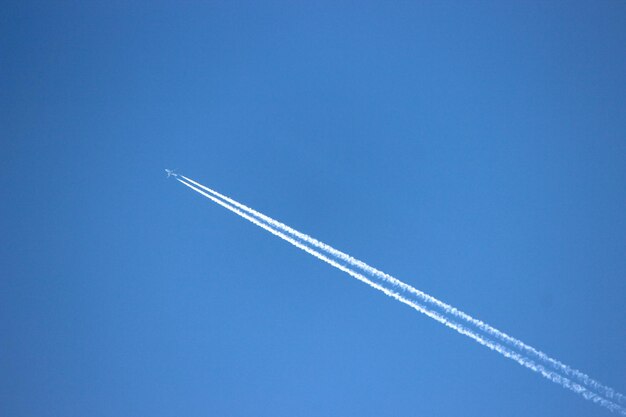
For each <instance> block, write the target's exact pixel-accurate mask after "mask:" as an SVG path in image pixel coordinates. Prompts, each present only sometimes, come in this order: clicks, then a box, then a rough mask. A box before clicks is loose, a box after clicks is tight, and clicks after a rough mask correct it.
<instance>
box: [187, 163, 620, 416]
mask: <svg viewBox="0 0 626 417" xmlns="http://www.w3.org/2000/svg"><path fill="white" fill-rule="evenodd" d="M181 177H182V178H184V179H185V180H187V181H188V182H190V183H192V184H194V185H196V186H197V187H200V188H202V189H204V190H205V191H208V192H209V193H211V194H213V195H215V196H217V197H218V198H221V199H223V200H225V201H227V202H229V203H230V204H232V205H234V206H236V207H238V208H240V209H241V210H243V211H245V212H247V213H250V214H252V215H253V216H255V217H257V218H259V219H261V220H263V221H265V222H267V223H269V224H271V225H272V226H274V227H276V228H278V229H281V230H284V231H286V232H287V233H289V234H291V235H292V236H296V237H297V238H299V239H301V240H303V241H305V242H307V243H309V244H310V245H313V246H315V247H317V248H319V249H321V250H323V251H325V252H326V253H329V254H331V255H333V256H335V257H337V258H339V259H341V260H343V261H345V262H347V263H348V264H350V265H352V266H354V267H356V268H359V269H361V270H363V271H365V272H367V273H369V274H371V275H374V276H375V277H377V278H379V279H382V280H383V281H386V282H388V283H390V284H392V285H393V286H395V287H397V288H399V289H401V290H403V291H406V292H409V293H411V294H413V295H415V296H416V297H418V298H419V299H420V301H421V302H423V303H426V304H433V305H435V306H437V307H438V308H440V309H442V310H443V311H445V312H446V313H447V314H450V315H452V316H454V317H456V318H458V319H461V320H463V321H466V322H468V323H470V324H472V325H474V326H476V327H478V328H479V329H481V330H482V331H484V332H485V333H488V334H489V335H491V336H492V337H495V338H497V339H499V340H501V341H503V342H505V343H508V344H510V345H512V346H514V347H515V348H516V349H518V350H520V351H522V352H524V353H525V354H526V355H530V356H533V357H534V358H535V359H536V360H539V361H543V362H545V363H546V364H549V365H550V366H552V367H554V368H555V369H557V370H559V371H560V372H563V373H564V374H566V375H567V376H569V377H573V378H576V379H577V380H578V382H580V383H581V384H584V385H586V386H587V387H589V388H591V389H593V390H595V391H597V392H599V393H601V394H602V395H603V396H605V397H607V398H609V399H611V400H613V401H617V402H618V403H621V404H626V397H625V396H624V395H622V394H620V393H618V392H616V391H615V390H613V389H612V388H610V387H607V386H605V385H603V384H601V383H600V382H598V381H596V380H594V379H592V378H591V377H589V376H588V375H586V374H585V373H583V372H581V371H579V370H577V369H574V368H571V367H570V366H567V365H565V364H564V363H562V362H560V361H558V360H556V359H553V358H551V357H550V356H548V355H547V354H545V353H543V352H541V351H540V350H538V349H536V348H533V347H532V346H529V345H527V344H525V343H524V342H522V341H521V340H519V339H516V338H514V337H512V336H509V335H508V334H506V333H504V332H502V331H500V330H498V329H496V328H494V327H492V326H490V325H488V324H487V323H484V322H483V321H481V320H478V319H476V318H474V317H472V316H470V315H469V314H467V313H464V312H463V311H460V310H458V309H456V308H455V307H453V306H451V305H449V304H446V303H444V302H443V301H441V300H438V299H437V298H435V297H433V296H431V295H429V294H426V293H424V292H423V291H420V290H418V289H417V288H415V287H412V286H410V285H408V284H406V283H404V282H402V281H400V280H399V279H397V278H395V277H393V276H391V275H389V274H386V273H384V272H382V271H380V270H378V269H376V268H374V267H372V266H370V265H368V264H366V263H365V262H362V261H360V260H358V259H355V258H353V257H352V256H350V255H348V254H346V253H344V252H341V251H339V250H337V249H335V248H333V247H332V246H330V245H328V244H326V243H324V242H320V241H318V240H317V239H315V238H313V237H311V236H309V235H307V234H304V233H302V232H299V231H297V230H295V229H292V228H291V227H289V226H287V225H286V224H284V223H281V222H280V221H278V220H275V219H273V218H271V217H269V216H267V215H265V214H263V213H260V212H258V211H256V210H254V209H252V208H250V207H248V206H246V205H244V204H241V203H239V202H238V201H236V200H233V199H232V198H229V197H228V196H225V195H223V194H220V193H218V192H217V191H215V190H212V189H211V188H209V187H206V186H204V185H202V184H200V183H198V182H196V181H194V180H192V179H190V178H187V177H185V176H184V175H181Z"/></svg>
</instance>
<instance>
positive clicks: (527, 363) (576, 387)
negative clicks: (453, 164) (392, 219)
mask: <svg viewBox="0 0 626 417" xmlns="http://www.w3.org/2000/svg"><path fill="white" fill-rule="evenodd" d="M183 178H185V179H186V180H189V179H188V178H186V177H183ZM176 180H178V181H179V182H180V183H182V184H184V185H185V186H187V187H189V188H191V189H192V190H194V191H196V192H198V193H199V194H201V195H203V196H205V197H207V198H209V199H210V200H212V201H213V202H215V203H217V204H219V205H220V206H222V207H224V208H226V209H228V210H230V211H232V212H233V213H235V214H237V215H239V216H240V217H242V218H244V219H246V220H248V221H250V222H251V223H253V224H255V225H257V226H259V227H261V228H262V229H265V230H266V231H268V232H270V233H272V234H273V235H275V236H278V237H280V238H281V239H283V240H285V241H287V242H289V243H291V244H292V245H294V246H296V247H297V248H299V249H301V250H303V251H305V252H307V253H309V254H310V255H313V256H315V257H316V258H318V259H320V260H322V261H324V262H326V263H328V264H329V265H331V266H333V267H335V268H337V269H339V270H341V271H343V272H345V273H347V274H348V275H350V276H352V277H353V278H356V279H358V280H359V281H361V282H364V283H366V284H368V285H369V286H371V287H372V288H375V289H377V290H379V291H381V292H383V293H384V294H385V295H387V296H389V297H391V298H393V299H395V300H397V301H400V302H401V303H403V304H406V305H408V306H410V307H412V308H413V309H415V310H417V311H419V312H421V313H423V314H425V315H427V316H428V317H430V318H432V319H434V320H436V321H438V322H439V323H441V324H443V325H445V326H447V327H449V328H451V329H453V330H455V331H457V332H458V333H460V334H463V335H465V336H467V337H469V338H471V339H473V340H475V341H476V342H478V343H479V344H481V345H483V346H485V347H487V348H489V349H491V350H493V351H496V352H498V353H500V354H501V355H503V356H504V357H506V358H509V359H512V360H514V361H515V362H517V363H519V364H520V365H522V366H524V367H526V368H529V369H531V370H532V371H534V372H537V373H539V374H540V375H541V376H543V377H544V378H547V379H549V380H550V381H552V382H555V383H557V384H559V385H561V386H563V387H565V388H567V389H570V390H572V391H574V392H576V393H577V394H580V395H581V396H582V397H583V398H585V399H587V400H590V401H593V402H595V403H597V404H600V405H602V406H604V407H606V408H607V409H609V410H611V411H618V412H620V413H621V414H623V415H626V408H623V407H621V406H619V405H618V404H615V403H614V402H612V401H610V400H608V399H606V398H603V397H602V396H600V395H598V394H596V393H594V392H592V391H590V390H588V389H587V388H585V387H583V386H581V385H580V384H578V383H576V382H573V381H572V380H570V379H569V378H567V377H564V376H562V375H559V374H558V373H556V372H553V371H550V370H547V369H546V368H545V367H544V366H542V365H540V364H536V363H535V362H533V361H532V360H531V359H529V358H527V357H524V356H523V355H520V354H519V353H516V352H513V351H511V350H510V349H509V348H507V347H505V346H503V345H501V344H499V343H497V342H494V341H491V340H488V339H486V338H485V337H483V336H482V335H479V334H477V333H475V332H474V331H473V330H471V329H468V328H466V327H464V326H463V325H461V324H459V323H456V322H455V321H453V320H450V319H448V318H446V317H444V316H443V315H441V314H440V313H438V312H436V311H432V310H429V309H428V308H426V307H424V306H423V305H421V304H419V303H417V302H416V301H413V300H409V299H407V298H405V297H403V296H402V295H401V294H399V293H397V292H395V291H393V290H391V289H389V288H386V287H383V286H382V285H380V284H377V283H375V282H373V281H371V280H370V279H368V278H367V277H365V276H364V275H362V274H360V273H358V272H355V271H353V270H352V269H350V268H348V267H346V266H343V265H341V264H339V263H337V262H336V261H334V260H332V259H330V258H328V257H326V256H325V255H323V254H321V253H320V252H318V251H316V250H314V249H312V248H310V247H308V246H306V245H304V244H303V243H301V242H298V241H297V240H295V239H293V238H291V237H289V236H287V235H285V234H284V233H281V232H279V231H277V230H275V229H273V228H272V227H270V226H268V225H267V224H265V223H262V222H260V221H259V220H257V219H255V218H253V217H250V216H249V215H247V214H245V213H243V212H242V211H240V210H238V209H237V208H235V207H233V206H231V205H229V204H227V203H225V202H224V201H222V200H220V199H218V198H216V197H215V196H212V195H210V194H208V193H206V192H204V191H202V190H200V189H199V188H197V187H195V186H193V185H191V184H189V183H187V182H186V181H183V180H181V179H180V178H178V177H176ZM189 181H190V182H192V180H189ZM193 183H195V184H198V183H196V182H195V181H193ZM198 185H200V184H198ZM403 284H404V283H403ZM404 285H406V284H404Z"/></svg>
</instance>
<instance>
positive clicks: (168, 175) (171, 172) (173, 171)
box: [165, 168, 178, 178]
mask: <svg viewBox="0 0 626 417" xmlns="http://www.w3.org/2000/svg"><path fill="white" fill-rule="evenodd" d="M175 171H176V170H175V169H167V168H165V172H167V178H169V177H172V176H174V177H178V174H177V173H176V172H175Z"/></svg>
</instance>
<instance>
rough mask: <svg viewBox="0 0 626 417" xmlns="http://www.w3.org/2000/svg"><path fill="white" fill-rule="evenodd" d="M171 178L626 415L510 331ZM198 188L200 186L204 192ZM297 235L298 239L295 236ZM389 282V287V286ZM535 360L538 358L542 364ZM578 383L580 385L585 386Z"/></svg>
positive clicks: (612, 395) (596, 387) (598, 389)
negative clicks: (491, 324)
mask: <svg viewBox="0 0 626 417" xmlns="http://www.w3.org/2000/svg"><path fill="white" fill-rule="evenodd" d="M180 178H183V179H184V180H181V179H180ZM176 179H177V180H178V181H179V182H181V183H182V184H184V185H186V186H187V187H189V188H191V189H192V190H194V191H196V192H198V193H199V194H201V195H203V196H204V197H207V198H209V199H210V200H212V201H213V202H215V203H217V204H219V205H220V206H222V207H224V208H226V209H228V210H230V211H232V212H233V213H235V214H237V215H239V216H241V217H242V218H244V219H246V220H248V221H250V222H252V223H253V224H255V225H257V226H259V227H261V228H263V229H265V230H266V231H268V232H270V233H272V234H273V235H275V236H278V237H280V238H281V239H283V240H285V241H287V242H289V243H291V244H292V245H294V246H296V247H297V248H299V249H301V250H303V251H305V252H307V253H309V254H310V255H313V256H315V257H316V258H318V259H320V260H322V261H324V262H326V263H328V264H330V265H331V266H333V267H335V268H337V269H339V270H341V271H343V272H345V273H347V274H348V275H350V276H352V277H353V278H356V279H358V280H359V281H362V282H364V283H366V284H368V285H369V286H371V287H373V288H375V289H377V290H379V291H381V292H383V293H384V294H386V295H388V296H389V297H391V298H394V299H395V300H397V301H400V302H401V303H404V304H406V305H408V306H410V307H412V308H414V309H415V310H417V311H419V312H421V313H423V314H425V315H427V316H428V317H430V318H432V319H434V320H436V321H438V322H439V323H442V324H443V325H445V326H447V327H449V328H451V329H454V330H456V331H457V332H459V333H461V334H463V335H465V336H468V337H470V338H471V339H473V340H475V341H476V342H478V343H480V344H481V345H483V346H485V347H487V348H489V349H491V350H494V351H496V352H498V353H500V354H501V355H503V356H505V357H507V358H509V359H512V360H514V361H516V362H517V363H519V364H520V365H522V366H524V367H526V368H529V369H531V370H533V371H535V372H537V373H539V374H540V375H542V376H543V377H545V378H547V379H549V380H551V381H553V382H555V383H557V384H559V385H561V386H563V387H565V388H568V389H570V390H572V391H574V392H576V393H578V394H580V395H582V396H583V397H584V398H586V399H588V400H591V401H593V402H595V403H598V404H600V405H602V406H604V407H606V408H608V409H610V410H611V411H617V412H620V413H621V414H623V415H626V408H624V407H622V406H620V405H618V404H616V403H615V402H614V401H617V402H621V403H623V402H624V398H625V397H624V396H623V395H622V394H619V393H617V392H615V391H614V390H613V389H611V388H609V387H607V386H605V385H602V384H600V383H599V382H597V381H595V380H593V379H591V378H590V377H589V376H587V375H586V374H584V373H582V372H580V371H577V370H575V369H573V368H571V367H569V366H567V365H565V364H563V363H561V362H559V361H557V360H555V359H552V358H550V357H549V356H547V355H546V354H545V353H543V352H541V351H539V350H536V349H534V348H532V347H531V346H528V345H526V344H524V343H523V342H521V341H519V340H517V339H515V338H513V337H511V336H508V335H507V334H505V333H503V332H501V331H499V330H497V329H495V328H493V327H491V326H489V325H488V324H486V323H484V322H482V321H480V320H478V319H475V318H473V317H471V316H469V315H468V314H466V313H464V312H462V311H460V310H458V309H456V308H454V307H452V306H450V305H448V304H446V303H444V302H442V301H440V300H438V299H436V298H434V297H432V296H430V295H428V294H426V293H424V292H422V291H419V290H417V289H416V288H414V287H412V286H410V285H408V284H406V283H404V282H402V281H400V280H398V279H397V278H394V277H392V276H390V275H388V274H386V273H384V272H382V271H379V270H377V269H375V268H373V267H371V266H369V265H367V264H366V263H364V262H362V261H359V260H358V259H355V258H353V257H351V256H350V255H347V254H345V253H343V252H341V251H338V250H336V249H334V248H333V247H331V246H329V245H327V244H325V243H323V242H320V241H318V240H316V239H314V238H312V237H310V236H308V235H306V234H304V233H301V232H299V231H297V230H295V229H292V228H290V227H289V226H287V225H285V224H283V223H281V222H279V221H277V220H274V219H272V218H271V217H268V216H266V215H264V214H262V213H259V212H257V211H255V210H253V209H251V208H249V207H247V206H245V205H243V204H241V203H239V202H237V201H235V200H233V199H231V198H229V197H227V196H225V195H222V194H220V193H218V192H216V191H214V190H212V189H210V188H208V187H206V186H204V185H202V184H199V183H198V182H196V181H193V180H192V179H190V178H187V177H185V176H182V175H180V176H176ZM202 189H203V190H205V191H203V190H202ZM246 213H247V214H246ZM274 227H275V228H276V229H280V230H283V231H284V232H286V233H288V234H290V235H291V237H290V236H287V235H286V234H284V233H282V232H280V231H279V230H276V229H274ZM296 239H299V240H300V241H299V240H296ZM305 243H307V244H308V245H311V246H314V247H316V248H318V249H321V250H322V251H324V252H326V254H328V255H331V256H332V257H334V258H335V259H337V260H341V261H344V262H346V263H347V264H349V265H351V266H353V267H355V268H358V269H360V270H362V271H364V272H365V273H368V274H369V275H370V277H366V276H364V275H363V274H361V273H358V272H356V271H354V270H353V269H351V268H349V267H347V266H344V265H342V264H340V263H338V262H337V261H336V260H334V259H331V258H329V257H328V256H326V255H324V254H322V253H320V252H318V251H316V250H315V249H313V248H311V247H310V246H308V245H307V244H305ZM375 280H379V282H376V281H375ZM390 286H391V287H392V288H389V287H390ZM396 290H401V291H402V292H398V291H396ZM409 297H412V298H414V299H411V298H409ZM438 310H439V311H438ZM446 315H447V317H446ZM460 322H461V323H460ZM467 325H470V326H474V327H476V328H478V329H480V330H481V331H483V332H484V333H486V334H480V333H478V332H477V331H476V330H474V329H472V328H471V327H467ZM490 338H493V339H497V340H498V341H499V342H503V343H506V344H508V345H509V346H505V345H503V344H501V343H499V342H498V341H494V340H490ZM513 349H517V350H518V351H519V352H515V351H514V350H513ZM537 362H543V364H542V363H537ZM544 365H550V366H551V367H553V368H554V369H552V370H550V369H546V367H545V366H544ZM559 372H560V373H559ZM573 378H575V379H576V381H574V380H572V379H573ZM583 385H585V386H586V387H585V386H583ZM592 390H593V391H592ZM594 391H595V392H594Z"/></svg>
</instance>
